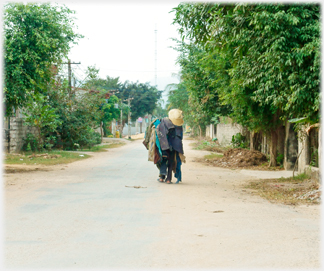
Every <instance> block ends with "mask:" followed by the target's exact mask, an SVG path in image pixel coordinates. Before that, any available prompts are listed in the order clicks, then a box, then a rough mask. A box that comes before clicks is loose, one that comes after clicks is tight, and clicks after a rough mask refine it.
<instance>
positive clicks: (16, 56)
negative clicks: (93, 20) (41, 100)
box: [4, 3, 82, 115]
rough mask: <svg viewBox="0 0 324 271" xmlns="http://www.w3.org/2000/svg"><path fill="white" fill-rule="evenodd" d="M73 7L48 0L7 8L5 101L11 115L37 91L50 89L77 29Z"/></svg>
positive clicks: (73, 42)
mask: <svg viewBox="0 0 324 271" xmlns="http://www.w3.org/2000/svg"><path fill="white" fill-rule="evenodd" d="M73 13H74V12H73V11H71V10H70V9H69V8H67V7H66V6H64V5H52V4H48V3H46V4H45V3H44V4H38V3H27V4H22V3H9V4H7V5H6V6H5V9H4V49H5V50H4V75H5V76H4V78H5V80H4V102H5V106H6V113H7V115H9V114H11V112H12V109H13V108H18V107H22V106H24V105H25V104H26V101H27V97H28V96H30V95H32V94H33V93H35V94H36V93H46V90H47V88H48V85H49V83H50V81H51V78H52V75H53V72H54V70H53V65H55V64H58V63H60V62H62V60H63V59H64V58H65V57H66V56H67V53H68V52H69V50H70V48H71V46H72V44H76V43H77V40H78V39H79V38H81V37H82V36H81V35H79V34H77V33H75V25H74V17H73V16H72V15H73Z"/></svg>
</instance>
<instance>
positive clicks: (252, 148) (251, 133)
mask: <svg viewBox="0 0 324 271" xmlns="http://www.w3.org/2000/svg"><path fill="white" fill-rule="evenodd" d="M254 134H255V133H254V131H251V132H250V151H254V150H255V144H254V140H255V138H254Z"/></svg>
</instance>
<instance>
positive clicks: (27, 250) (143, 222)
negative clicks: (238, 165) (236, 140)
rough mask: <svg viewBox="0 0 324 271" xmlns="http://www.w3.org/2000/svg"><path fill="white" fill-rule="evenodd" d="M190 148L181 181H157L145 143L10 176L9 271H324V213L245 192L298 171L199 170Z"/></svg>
mask: <svg viewBox="0 0 324 271" xmlns="http://www.w3.org/2000/svg"><path fill="white" fill-rule="evenodd" d="M189 144H190V141H189V140H185V141H184V148H185V154H186V156H187V163H186V164H184V165H183V167H182V171H183V183H180V184H170V185H169V184H165V183H159V182H157V180H156V179H157V177H158V171H157V168H156V167H155V166H154V165H153V163H152V162H148V161H147V151H146V149H145V148H144V146H143V145H142V143H141V140H137V141H134V142H129V141H128V144H127V145H125V146H123V147H120V148H117V149H110V150H109V151H108V152H103V153H95V154H94V156H93V157H92V158H90V159H85V160H83V161H78V162H74V163H71V164H69V165H61V166H57V167H56V169H55V170H52V171H48V172H29V173H17V174H8V175H5V181H6V183H7V186H6V187H5V189H4V196H5V200H4V209H5V212H4V223H3V224H4V230H5V232H4V237H5V238H4V239H5V240H4V241H5V242H4V261H5V262H4V264H5V267H6V268H32V269H34V268H68V269H72V268H77V269H80V268H87V269H88V268H89V269H90V268H91V269H93V268H126V269H133V268H135V269H140V268H154V269H159V268H162V269H163V268H194V269H200V268H214V269H216V268H218V269H221V268H243V269H250V268H258V269H259V268H302V269H303V268H319V267H320V206H309V207H307V206H300V207H292V206H285V205H279V204H272V203H269V202H268V201H266V200H264V199H261V198H260V197H258V196H256V195H251V194H249V193H247V192H245V191H243V190H244V188H243V187H242V185H243V184H244V183H245V182H247V181H248V180H253V179H256V178H268V177H280V176H291V172H286V171H280V172H261V171H248V170H230V169H222V168H215V167H211V166H208V165H203V164H199V163H195V162H192V160H193V159H194V158H195V157H202V156H203V155H204V154H206V152H204V151H197V150H192V149H191V147H190V146H189ZM173 181H174V180H173ZM138 187H140V188H138Z"/></svg>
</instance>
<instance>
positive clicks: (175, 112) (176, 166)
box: [143, 109, 185, 184]
mask: <svg viewBox="0 0 324 271" xmlns="http://www.w3.org/2000/svg"><path fill="white" fill-rule="evenodd" d="M183 123H184V121H183V115H182V111H181V110H179V109H172V110H170V111H169V117H166V118H163V119H154V120H153V121H152V122H151V124H150V125H149V126H148V127H147V130H146V132H145V139H144V141H143V144H144V145H145V147H146V148H147V149H148V151H149V152H148V160H149V161H152V162H154V164H156V166H157V167H158V169H159V170H160V174H159V178H158V181H159V182H165V183H167V184H171V183H172V182H171V180H172V171H173V172H174V173H175V177H176V178H177V182H176V183H179V182H181V181H182V176H181V164H182V162H183V163H185V156H184V151H183V144H182V139H183V129H182V125H183Z"/></svg>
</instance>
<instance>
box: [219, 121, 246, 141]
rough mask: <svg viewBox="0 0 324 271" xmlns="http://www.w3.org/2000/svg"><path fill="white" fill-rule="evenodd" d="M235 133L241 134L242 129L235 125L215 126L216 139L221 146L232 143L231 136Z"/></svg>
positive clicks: (220, 124) (221, 124)
mask: <svg viewBox="0 0 324 271" xmlns="http://www.w3.org/2000/svg"><path fill="white" fill-rule="evenodd" d="M237 133H241V134H243V127H242V126H241V125H240V124H236V123H228V124H224V123H219V124H217V133H216V137H217V139H218V142H219V144H220V145H222V146H229V145H230V144H231V142H232V136H233V135H236V134H237Z"/></svg>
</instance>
